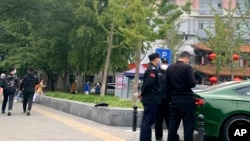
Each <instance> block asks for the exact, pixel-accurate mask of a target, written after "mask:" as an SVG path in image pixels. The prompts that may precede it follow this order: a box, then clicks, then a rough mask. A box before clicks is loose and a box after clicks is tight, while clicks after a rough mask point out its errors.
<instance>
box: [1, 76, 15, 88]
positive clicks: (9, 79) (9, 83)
mask: <svg viewBox="0 0 250 141" xmlns="http://www.w3.org/2000/svg"><path fill="white" fill-rule="evenodd" d="M4 83H5V86H4V88H7V89H9V88H11V89H14V88H16V87H17V84H16V78H15V76H13V75H7V76H6V78H5V82H4Z"/></svg>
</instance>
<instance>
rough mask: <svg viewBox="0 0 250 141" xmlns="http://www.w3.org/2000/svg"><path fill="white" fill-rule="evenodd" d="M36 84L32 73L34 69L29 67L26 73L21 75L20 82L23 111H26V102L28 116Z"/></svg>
mask: <svg viewBox="0 0 250 141" xmlns="http://www.w3.org/2000/svg"><path fill="white" fill-rule="evenodd" d="M37 84H38V78H37V76H36V75H35V74H34V69H33V68H32V67H30V68H29V70H28V74H26V75H25V76H24V77H23V81H22V83H21V88H20V89H21V90H23V112H24V113H26V107H27V104H28V111H27V115H28V116H30V111H31V108H32V103H33V97H34V94H35V86H36V85H37Z"/></svg>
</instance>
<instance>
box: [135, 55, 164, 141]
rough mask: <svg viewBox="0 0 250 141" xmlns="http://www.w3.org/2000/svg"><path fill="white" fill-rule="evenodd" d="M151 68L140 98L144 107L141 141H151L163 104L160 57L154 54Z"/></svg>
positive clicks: (145, 78) (145, 77)
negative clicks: (157, 113) (157, 116)
mask: <svg viewBox="0 0 250 141" xmlns="http://www.w3.org/2000/svg"><path fill="white" fill-rule="evenodd" d="M149 60H150V63H149V66H148V68H147V70H146V71H145V73H144V79H143V84H142V89H141V94H140V95H139V96H138V97H139V98H140V99H141V102H142V104H143V107H144V113H143V118H142V124H141V132H140V141H151V140H152V132H151V126H152V125H153V124H154V123H155V117H156V112H157V109H158V106H159V104H160V103H161V83H160V81H159V76H158V72H159V71H158V66H159V65H160V62H161V60H160V55H159V54H158V53H153V54H151V55H149Z"/></svg>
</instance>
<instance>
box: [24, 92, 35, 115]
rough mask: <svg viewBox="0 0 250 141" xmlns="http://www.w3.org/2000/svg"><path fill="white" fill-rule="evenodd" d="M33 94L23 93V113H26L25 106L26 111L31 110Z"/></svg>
mask: <svg viewBox="0 0 250 141" xmlns="http://www.w3.org/2000/svg"><path fill="white" fill-rule="evenodd" d="M33 97H34V93H32V92H24V93H23V111H24V112H26V108H27V104H28V111H30V110H31V108H32V104H33Z"/></svg>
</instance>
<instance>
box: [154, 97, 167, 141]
mask: <svg viewBox="0 0 250 141" xmlns="http://www.w3.org/2000/svg"><path fill="white" fill-rule="evenodd" d="M164 120H165V123H166V125H167V128H168V125H169V100H167V99H162V100H161V104H160V105H159V107H158V110H157V113H156V120H155V138H156V139H157V140H159V139H162V137H163V122H164Z"/></svg>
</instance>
